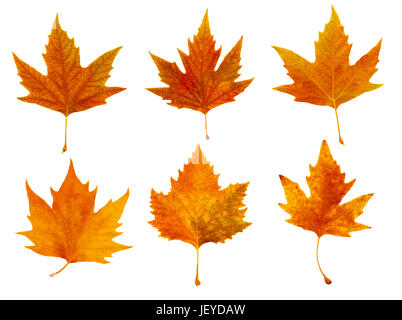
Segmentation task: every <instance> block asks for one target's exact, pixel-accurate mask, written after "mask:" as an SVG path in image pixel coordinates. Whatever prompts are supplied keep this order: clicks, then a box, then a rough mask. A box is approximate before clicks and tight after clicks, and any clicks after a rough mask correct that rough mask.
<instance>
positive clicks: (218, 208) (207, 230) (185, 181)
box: [150, 146, 251, 286]
mask: <svg viewBox="0 0 402 320" xmlns="http://www.w3.org/2000/svg"><path fill="white" fill-rule="evenodd" d="M171 184H172V187H171V190H170V192H169V193H168V194H167V195H165V194H163V193H157V192H156V191H154V190H153V189H152V191H151V207H152V209H153V211H152V214H153V215H154V216H155V219H154V220H152V221H150V224H151V225H152V226H154V227H155V228H157V229H158V230H159V232H160V236H161V237H164V238H167V239H169V240H181V241H184V242H187V243H189V244H191V245H193V246H194V248H195V249H196V251H197V266H196V277H195V284H196V285H197V286H198V285H200V284H201V282H200V280H199V278H198V262H199V249H200V247H201V246H202V245H203V244H205V243H207V242H214V243H218V242H225V240H227V239H231V238H232V236H233V235H235V234H236V233H238V232H241V231H243V230H244V229H245V228H247V227H248V226H249V225H250V224H251V223H249V222H245V221H243V219H244V217H245V213H246V210H247V208H246V207H245V205H244V203H243V198H244V197H245V195H246V190H247V186H248V182H246V183H236V184H230V185H229V186H228V187H226V188H224V189H221V187H220V186H219V185H218V175H216V174H214V172H213V167H212V166H211V165H210V164H209V162H208V161H207V160H206V158H205V157H204V155H203V153H202V152H201V149H200V147H199V146H197V148H196V152H195V153H194V154H193V157H192V158H190V159H189V163H188V164H185V165H184V169H183V171H179V177H178V179H177V180H174V179H173V178H171Z"/></svg>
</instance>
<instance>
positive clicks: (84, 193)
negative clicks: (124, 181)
mask: <svg viewBox="0 0 402 320" xmlns="http://www.w3.org/2000/svg"><path fill="white" fill-rule="evenodd" d="M88 185H89V183H86V184H82V183H81V182H80V180H79V179H78V178H77V176H76V174H75V171H74V167H73V162H72V161H70V168H69V170H68V173H67V176H66V179H65V180H64V182H63V184H62V185H61V187H60V189H59V191H54V190H53V189H51V193H52V197H53V204H52V206H51V207H50V206H49V205H48V204H47V203H46V202H45V201H44V200H43V199H41V198H40V197H39V196H38V195H36V194H35V193H34V192H33V191H32V190H31V188H30V187H29V185H28V182H27V184H26V188H27V193H28V200H29V211H30V215H29V216H28V219H29V221H30V222H31V224H32V230H31V231H24V232H19V234H21V235H24V236H26V237H27V238H28V239H29V240H31V241H32V242H33V243H34V245H33V246H27V248H29V249H31V250H32V251H34V252H36V253H39V254H41V255H44V256H52V257H60V258H63V259H65V260H66V261H67V263H66V265H65V266H64V267H63V268H62V269H60V270H59V271H58V272H55V273H53V274H51V276H54V275H56V274H57V273H59V272H60V271H62V270H63V269H64V268H65V267H67V265H68V264H70V263H75V262H81V261H87V262H99V263H109V262H108V261H107V260H105V257H111V256H112V253H114V252H117V251H120V250H125V249H128V248H131V247H130V246H125V245H122V244H120V243H116V242H114V241H113V240H112V239H113V238H114V237H117V236H118V235H120V234H121V232H117V231H116V229H117V228H118V227H119V226H121V223H119V220H120V217H121V215H122V213H123V210H124V206H125V204H126V202H127V199H128V196H129V191H128V190H127V192H126V194H125V195H124V196H122V197H121V198H120V199H118V200H116V201H111V200H110V201H109V202H108V203H107V204H106V205H105V206H104V207H103V208H101V209H99V210H98V211H97V212H96V213H95V212H94V205H95V197H96V191H97V189H96V188H95V189H94V190H93V191H89V190H88Z"/></svg>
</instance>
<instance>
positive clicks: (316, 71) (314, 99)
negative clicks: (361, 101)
mask: <svg viewBox="0 0 402 320" xmlns="http://www.w3.org/2000/svg"><path fill="white" fill-rule="evenodd" d="M351 48H352V45H351V44H349V43H348V37H347V36H346V34H345V32H344V30H343V26H342V25H341V22H340V20H339V17H338V14H337V13H336V11H335V9H334V8H333V7H332V15H331V20H330V21H329V23H328V24H327V25H326V26H325V30H324V32H320V36H319V39H318V41H317V42H315V55H316V60H315V61H314V62H309V61H307V60H306V59H304V58H303V57H301V56H299V55H298V54H296V53H294V52H292V51H290V50H287V49H283V48H279V47H275V46H274V49H275V50H276V51H277V52H278V54H279V55H280V57H281V58H282V60H283V61H284V62H285V68H286V69H288V71H289V73H288V75H289V77H291V78H292V79H293V81H294V83H293V84H290V85H283V86H279V87H276V88H274V89H275V90H278V91H281V92H285V93H288V94H291V95H293V96H295V101H300V102H308V103H312V104H316V105H321V106H330V107H332V108H334V109H335V115H336V121H337V126H338V134H339V142H340V143H341V144H344V143H343V140H342V137H341V132H340V127H339V119H338V111H337V109H338V107H339V106H340V105H341V104H342V103H345V102H347V101H349V100H351V99H353V98H356V97H358V96H359V95H361V94H362V93H364V92H368V91H372V90H374V89H377V88H379V87H381V86H382V84H373V83H371V82H370V78H371V77H372V75H373V74H374V73H375V72H376V71H377V69H376V65H377V63H378V55H379V53H380V48H381V40H380V41H379V42H378V43H377V45H376V46H375V47H374V48H372V49H371V50H370V51H369V52H368V53H367V54H365V55H364V56H363V57H361V58H360V59H359V60H358V61H357V62H356V63H355V64H354V65H350V64H349V55H350V50H351Z"/></svg>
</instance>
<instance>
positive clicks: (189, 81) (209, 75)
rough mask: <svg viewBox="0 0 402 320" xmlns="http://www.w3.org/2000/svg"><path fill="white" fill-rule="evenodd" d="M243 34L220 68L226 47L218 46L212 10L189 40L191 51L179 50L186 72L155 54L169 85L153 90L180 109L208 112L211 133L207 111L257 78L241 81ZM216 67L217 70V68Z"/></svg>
mask: <svg viewBox="0 0 402 320" xmlns="http://www.w3.org/2000/svg"><path fill="white" fill-rule="evenodd" d="M242 42H243V37H241V38H240V40H239V41H238V42H237V43H236V45H235V46H234V47H233V49H232V50H231V51H230V52H229V53H228V54H227V55H226V56H225V58H224V59H223V61H222V63H221V64H220V66H219V67H218V69H216V65H217V62H218V59H219V57H220V55H221V51H222V47H221V48H219V49H218V50H216V49H215V40H214V38H213V36H212V35H211V30H210V27H209V20H208V11H207V12H206V13H205V16H204V19H203V20H202V23H201V26H200V28H199V29H198V34H197V35H195V36H194V39H193V42H191V41H190V39H189V40H188V48H189V54H188V55H187V54H185V53H184V52H182V51H181V50H178V51H179V54H180V58H181V60H182V62H183V65H184V69H185V71H186V72H185V73H183V72H182V71H181V70H180V69H179V67H178V66H177V64H176V63H172V62H168V61H166V60H164V59H162V58H159V57H157V56H155V55H153V54H152V53H151V57H152V59H153V60H154V62H155V64H156V66H157V67H158V69H159V76H160V77H161V81H162V82H164V83H166V84H167V85H168V87H162V88H150V89H148V90H149V91H151V92H153V93H155V94H157V95H158V96H161V97H162V98H163V99H164V100H170V102H169V103H168V104H169V105H171V106H174V107H177V108H188V109H192V110H196V111H200V112H202V113H203V114H204V115H205V132H206V138H207V139H208V138H209V137H208V132H207V113H208V112H209V111H210V110H211V109H213V108H216V107H218V106H220V105H222V104H224V103H227V102H231V101H234V100H235V99H234V98H235V96H237V95H238V94H239V93H241V92H243V91H244V89H246V88H247V87H248V85H249V84H250V83H251V81H252V80H253V79H249V80H243V81H237V82H236V79H237V78H238V77H239V76H240V74H239V70H240V68H241V66H240V52H241V46H242ZM215 69H216V70H215Z"/></svg>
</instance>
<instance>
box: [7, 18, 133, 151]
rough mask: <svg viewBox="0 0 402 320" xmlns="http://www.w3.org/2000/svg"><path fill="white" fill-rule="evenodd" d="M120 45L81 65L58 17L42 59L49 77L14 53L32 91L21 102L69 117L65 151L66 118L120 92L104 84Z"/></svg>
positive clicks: (24, 81) (77, 50)
mask: <svg viewBox="0 0 402 320" xmlns="http://www.w3.org/2000/svg"><path fill="white" fill-rule="evenodd" d="M120 49H121V47H118V48H116V49H113V50H111V51H108V52H106V53H104V54H103V55H101V56H100V57H99V58H97V59H96V60H95V61H94V62H92V63H91V64H90V65H89V66H88V67H86V68H82V67H81V65H80V50H79V48H77V47H76V46H75V44H74V39H70V38H69V37H68V36H67V33H66V32H65V31H64V30H63V29H61V27H60V23H59V18H58V16H56V20H55V21H54V24H53V27H52V32H51V34H50V36H49V44H48V45H47V46H46V53H45V54H43V58H44V60H45V62H46V66H47V76H44V75H42V74H41V73H40V72H38V71H37V70H36V69H34V68H32V67H31V66H30V65H28V64H26V63H25V62H23V61H22V60H20V59H19V58H18V57H17V56H16V55H15V54H14V53H13V56H14V61H15V64H16V65H17V69H18V75H19V76H20V77H21V79H22V82H21V84H22V85H23V86H24V87H25V88H26V89H27V90H28V91H29V95H28V96H26V97H21V98H18V99H20V100H21V101H25V102H29V103H36V104H38V105H40V106H43V107H46V108H48V109H51V110H54V111H58V112H61V113H62V114H63V115H64V116H65V117H66V122H65V136H64V147H63V152H65V151H66V150H67V117H68V116H69V115H70V114H72V113H74V112H80V111H84V110H87V109H90V108H92V107H95V106H99V105H102V104H106V99H107V98H108V97H110V96H112V95H114V94H116V93H119V92H120V91H123V90H125V89H124V88H120V87H106V86H105V83H106V81H107V79H108V78H109V77H110V76H109V72H110V71H111V70H112V69H113V68H112V64H113V61H114V59H115V57H116V55H117V53H118V52H119V50H120Z"/></svg>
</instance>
